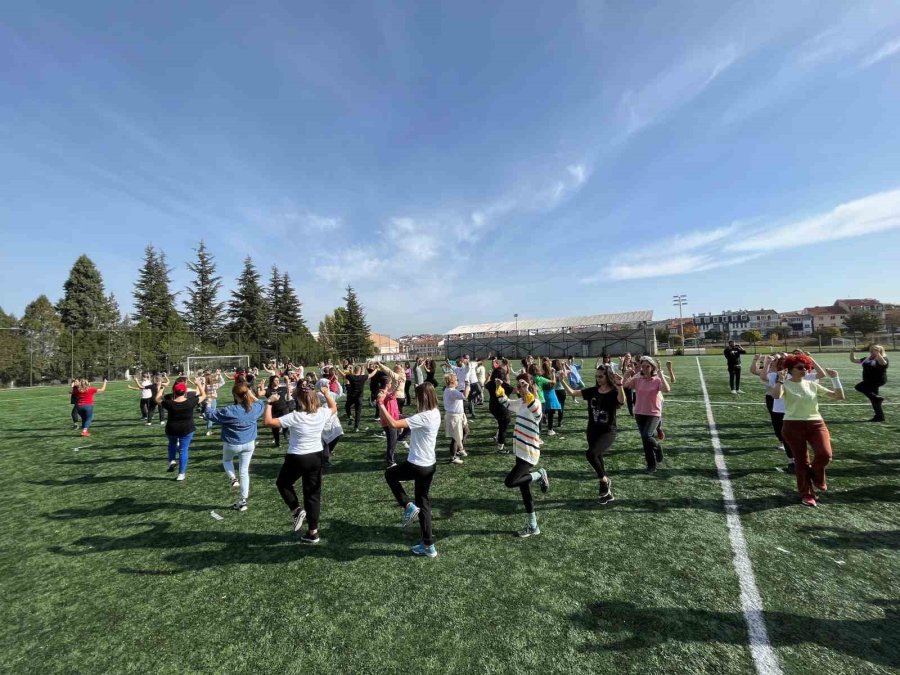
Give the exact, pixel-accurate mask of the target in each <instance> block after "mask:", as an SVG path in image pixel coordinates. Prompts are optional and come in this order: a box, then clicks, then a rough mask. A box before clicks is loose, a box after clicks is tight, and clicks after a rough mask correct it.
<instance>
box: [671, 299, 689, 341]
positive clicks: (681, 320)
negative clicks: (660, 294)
mask: <svg viewBox="0 0 900 675" xmlns="http://www.w3.org/2000/svg"><path fill="white" fill-rule="evenodd" d="M672 304H673V305H678V330H679V332H680V333H681V347H682V349H684V318H682V314H681V308H682V307H683V306H684V305H686V304H687V296H686V295H684V294H683V293H682V294H681V295H673V296H672Z"/></svg>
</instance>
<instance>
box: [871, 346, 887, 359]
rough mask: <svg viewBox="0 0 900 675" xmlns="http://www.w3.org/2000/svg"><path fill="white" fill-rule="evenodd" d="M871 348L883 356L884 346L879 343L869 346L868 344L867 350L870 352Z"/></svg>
mask: <svg viewBox="0 0 900 675" xmlns="http://www.w3.org/2000/svg"><path fill="white" fill-rule="evenodd" d="M872 350H875V351H876V352H878V353H879V354H880V355H881V356H884V347H882V346H881V345H870V346H869V351H870V352H871V351H872Z"/></svg>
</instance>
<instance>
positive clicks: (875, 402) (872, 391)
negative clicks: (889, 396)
mask: <svg viewBox="0 0 900 675" xmlns="http://www.w3.org/2000/svg"><path fill="white" fill-rule="evenodd" d="M880 386H881V385H876V384H870V383H869V382H860V383H859V384H857V385H856V386H855V387H854V389H856V391H858V392H859V393H860V394H862V395H863V396H865V397H866V398H867V399H869V403H871V404H872V410H873V411H874V412H875V417H877V418H879V419H884V407H883V403H884V399H883V398H882V397H881V396H879V395H878V388H879V387H880Z"/></svg>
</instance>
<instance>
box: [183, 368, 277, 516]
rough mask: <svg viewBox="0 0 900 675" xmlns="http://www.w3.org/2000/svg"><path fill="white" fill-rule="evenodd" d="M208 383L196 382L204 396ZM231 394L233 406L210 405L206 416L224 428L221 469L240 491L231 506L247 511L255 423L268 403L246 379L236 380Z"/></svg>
mask: <svg viewBox="0 0 900 675" xmlns="http://www.w3.org/2000/svg"><path fill="white" fill-rule="evenodd" d="M208 386H209V385H208V383H207V382H205V381H203V380H198V381H197V387H198V391H199V393H200V395H201V396H203V395H204V394H207V395H208V391H207V387H208ZM257 393H258V394H262V393H263V392H261V391H258V392H257ZM231 396H232V398H233V400H234V404H233V405H228V406H224V407H222V408H216V407H214V406H207V408H206V410H205V411H204V413H203V415H204V417H205V418H206V420H207V422H208V423H209V424H218V425H220V426H221V427H222V468H224V469H225V475H226V476H227V477H228V483H229V486H230V488H231V491H232V492H240V497H239V499H238V500H237V501H236V502H235V503H234V505H233V507H232V508H234V510H235V511H246V510H247V499H248V498H249V497H250V460H251V459H252V458H253V451H254V450H255V449H256V433H257V429H256V423H257V421H258V420H259V418H260V417H262V414H263V411H264V408H265V405H264V402H263V401H261V400H259V399H258V398H257V397H256V396H254V394H253V391H252V390H251V389H250V386H249V385H248V384H247V383H246V382H236V383H235V384H234V386H232V388H231ZM235 459H237V460H238V475H235V473H234V460H235ZM238 476H240V477H238Z"/></svg>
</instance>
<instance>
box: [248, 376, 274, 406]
mask: <svg viewBox="0 0 900 675" xmlns="http://www.w3.org/2000/svg"><path fill="white" fill-rule="evenodd" d="M276 377H278V376H277V375H270V376H269V384H268V385H267V386H268V387H269V389H271V388H272V387H274V386H275V378H276ZM247 410H250V408H247Z"/></svg>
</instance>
